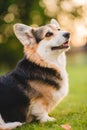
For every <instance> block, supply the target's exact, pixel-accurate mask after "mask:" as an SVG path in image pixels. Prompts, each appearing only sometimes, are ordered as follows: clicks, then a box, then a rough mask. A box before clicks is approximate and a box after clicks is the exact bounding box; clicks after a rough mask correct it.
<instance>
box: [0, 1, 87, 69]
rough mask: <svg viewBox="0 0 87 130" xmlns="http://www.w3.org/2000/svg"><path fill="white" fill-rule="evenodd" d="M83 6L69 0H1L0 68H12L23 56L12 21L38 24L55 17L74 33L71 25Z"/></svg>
mask: <svg viewBox="0 0 87 130" xmlns="http://www.w3.org/2000/svg"><path fill="white" fill-rule="evenodd" d="M85 10H86V9H85V6H84V7H83V6H82V5H79V6H78V5H76V4H75V3H74V2H73V1H72V0H71V1H68V0H50V2H49V0H0V68H5V67H7V68H8V67H9V68H13V67H14V66H15V64H16V62H17V61H18V60H19V59H20V58H21V57H22V56H23V53H22V45H20V43H19V41H18V40H17V39H16V37H15V35H14V33H13V25H14V24H15V23H18V22H19V23H24V24H27V25H32V26H37V25H43V24H45V23H48V21H49V20H50V18H56V19H57V20H59V22H60V23H61V25H62V27H66V28H67V29H68V30H69V29H70V28H71V29H72V30H71V31H72V34H73V35H74V34H75V31H74V33H73V28H72V25H73V27H74V23H75V21H76V20H77V23H78V20H79V21H80V18H83V17H84V15H85V12H84V11H85ZM85 22H86V20H84V23H85ZM70 23H71V24H70ZM67 25H68V26H67ZM75 28H76V27H75ZM80 34H81V33H80ZM79 39H80V38H79ZM3 66H4V67H3Z"/></svg>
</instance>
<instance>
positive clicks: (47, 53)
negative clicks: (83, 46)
mask: <svg viewBox="0 0 87 130" xmlns="http://www.w3.org/2000/svg"><path fill="white" fill-rule="evenodd" d="M13 28H14V33H15V35H16V37H17V38H18V39H19V41H20V42H21V43H22V45H23V46H24V57H23V59H22V60H20V61H19V62H18V63H17V65H16V67H15V69H14V70H13V71H11V72H9V73H7V74H6V75H4V76H1V77H0V129H2V130H4V129H13V128H16V127H17V126H21V125H22V124H23V123H29V122H32V121H34V120H36V121H40V122H42V123H43V122H47V121H55V119H54V118H53V117H50V116H49V115H48V114H49V113H50V112H51V111H52V110H53V109H54V108H55V107H56V106H57V105H58V104H59V102H60V101H61V100H62V99H63V98H64V97H65V96H66V95H67V94H68V76H67V72H66V57H65V52H66V51H67V50H68V49H69V48H70V45H69V39H70V33H69V32H67V31H62V30H61V29H60V26H59V24H58V22H57V21H56V20H55V19H52V20H51V21H50V23H49V24H47V25H45V26H41V27H38V28H34V27H30V26H27V25H24V24H20V23H17V24H15V25H14V27H13Z"/></svg>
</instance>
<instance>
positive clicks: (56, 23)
mask: <svg viewBox="0 0 87 130" xmlns="http://www.w3.org/2000/svg"><path fill="white" fill-rule="evenodd" d="M50 23H51V24H55V25H56V26H57V27H60V26H59V23H58V22H57V20H55V19H51V21H50Z"/></svg>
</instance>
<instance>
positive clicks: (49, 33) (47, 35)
mask: <svg viewBox="0 0 87 130" xmlns="http://www.w3.org/2000/svg"><path fill="white" fill-rule="evenodd" d="M52 35H53V33H52V32H47V33H46V35H45V36H46V37H50V36H52Z"/></svg>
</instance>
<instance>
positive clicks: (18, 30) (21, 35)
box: [13, 23, 35, 45]
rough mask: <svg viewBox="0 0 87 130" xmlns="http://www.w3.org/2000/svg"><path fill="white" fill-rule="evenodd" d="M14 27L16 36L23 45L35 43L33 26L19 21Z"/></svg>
mask: <svg viewBox="0 0 87 130" xmlns="http://www.w3.org/2000/svg"><path fill="white" fill-rule="evenodd" d="M13 29H14V33H15V35H16V37H17V38H18V39H19V41H20V42H21V43H22V44H23V45H29V44H32V43H35V38H34V36H33V34H32V27H30V26H27V25H25V24H20V23H18V24H15V25H14V26H13Z"/></svg>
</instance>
